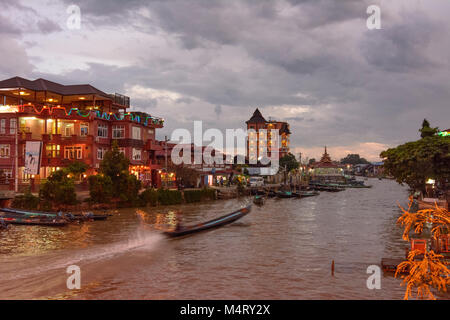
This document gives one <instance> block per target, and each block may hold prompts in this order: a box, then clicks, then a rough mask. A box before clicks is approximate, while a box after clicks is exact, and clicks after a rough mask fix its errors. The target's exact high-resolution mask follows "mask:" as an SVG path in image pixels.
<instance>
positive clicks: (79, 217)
mask: <svg viewBox="0 0 450 320" xmlns="http://www.w3.org/2000/svg"><path fill="white" fill-rule="evenodd" d="M0 211H2V212H6V213H8V214H15V215H19V216H29V217H41V218H64V219H67V220H69V221H86V220H106V219H107V218H108V217H109V216H111V215H110V214H101V215H100V214H93V213H92V212H87V213H85V214H72V213H63V212H61V213H57V212H45V211H33V210H24V209H15V208H0Z"/></svg>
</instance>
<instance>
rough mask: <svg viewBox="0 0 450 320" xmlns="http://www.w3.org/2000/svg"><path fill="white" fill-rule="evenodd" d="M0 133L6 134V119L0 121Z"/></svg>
mask: <svg viewBox="0 0 450 320" xmlns="http://www.w3.org/2000/svg"><path fill="white" fill-rule="evenodd" d="M0 133H3V134H4V133H6V119H1V120H0Z"/></svg>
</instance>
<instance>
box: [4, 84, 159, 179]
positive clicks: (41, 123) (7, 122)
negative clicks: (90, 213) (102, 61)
mask: <svg viewBox="0 0 450 320" xmlns="http://www.w3.org/2000/svg"><path fill="white" fill-rule="evenodd" d="M129 107H130V98H129V97H126V96H123V95H120V94H117V93H116V94H107V93H104V92H103V91H100V90H98V89H96V88H94V87H93V86H91V85H61V84H58V83H55V82H52V81H48V80H45V79H37V80H34V81H30V80H27V79H24V78H20V77H14V78H11V79H7V80H3V81H0V170H1V171H3V174H4V176H5V177H6V179H13V178H14V177H15V174H16V168H17V173H18V178H19V181H21V182H24V183H26V182H27V181H29V180H30V179H36V180H39V179H45V178H47V177H48V176H49V175H50V174H51V173H52V172H53V171H55V170H58V169H59V168H61V167H65V166H67V165H68V164H69V163H71V162H73V161H82V162H84V163H86V164H87V165H88V168H89V169H88V171H87V175H89V174H95V173H97V172H98V169H99V165H100V162H101V161H102V159H103V157H104V155H105V153H106V152H107V151H108V150H109V149H110V148H111V144H112V142H113V141H117V143H118V146H119V148H120V150H121V152H123V153H124V154H125V155H126V157H127V158H128V159H129V160H130V172H131V173H133V174H135V175H136V176H137V177H138V179H140V180H141V181H142V182H143V183H144V184H152V185H154V184H158V183H160V176H159V170H160V169H161V165H159V164H158V163H157V158H156V154H157V152H158V151H160V150H161V149H162V147H161V145H160V143H158V141H157V140H156V138H155V131H156V129H158V128H162V127H163V125H164V120H163V119H161V118H158V117H153V116H151V115H149V114H147V113H143V112H130V111H128V110H127V109H128V108H129ZM27 141H40V142H42V153H41V159H40V170H39V173H38V174H37V175H33V176H31V175H29V174H27V173H26V172H25V170H24V168H25V159H24V157H25V145H26V142H27ZM16 154H17V165H16Z"/></svg>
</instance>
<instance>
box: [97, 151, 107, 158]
mask: <svg viewBox="0 0 450 320" xmlns="http://www.w3.org/2000/svg"><path fill="white" fill-rule="evenodd" d="M107 151H108V149H105V148H98V149H97V159H98V160H103V157H104V156H105V153H106V152H107Z"/></svg>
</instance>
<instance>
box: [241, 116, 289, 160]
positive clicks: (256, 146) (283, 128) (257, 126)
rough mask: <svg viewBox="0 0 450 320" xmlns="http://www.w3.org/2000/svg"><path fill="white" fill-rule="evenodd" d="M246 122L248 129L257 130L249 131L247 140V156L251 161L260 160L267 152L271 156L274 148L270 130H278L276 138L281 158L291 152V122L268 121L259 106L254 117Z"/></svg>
mask: <svg viewBox="0 0 450 320" xmlns="http://www.w3.org/2000/svg"><path fill="white" fill-rule="evenodd" d="M246 124H247V130H250V129H253V130H255V132H250V133H249V136H248V141H247V158H248V159H249V160H250V161H255V160H258V159H260V158H261V156H262V155H265V154H266V155H267V157H270V156H271V154H272V152H273V151H274V149H273V147H272V146H271V142H270V140H271V132H270V130H278V137H276V138H277V140H278V142H279V148H278V156H279V158H282V157H284V156H285V155H287V154H288V153H289V151H290V148H289V144H290V141H289V138H290V135H291V132H290V129H289V123H287V122H283V121H275V120H269V121H267V120H266V119H265V118H264V117H263V115H262V114H261V112H260V111H259V109H258V108H257V109H256V110H255V112H254V113H253V115H252V117H251V118H250V119H249V120H248V121H246ZM263 130H264V131H263ZM255 135H256V136H255Z"/></svg>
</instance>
